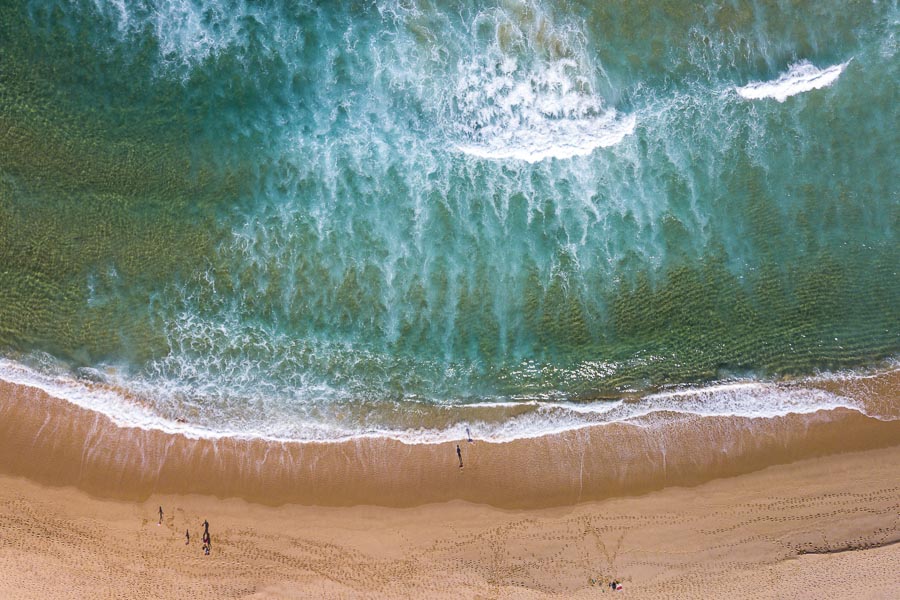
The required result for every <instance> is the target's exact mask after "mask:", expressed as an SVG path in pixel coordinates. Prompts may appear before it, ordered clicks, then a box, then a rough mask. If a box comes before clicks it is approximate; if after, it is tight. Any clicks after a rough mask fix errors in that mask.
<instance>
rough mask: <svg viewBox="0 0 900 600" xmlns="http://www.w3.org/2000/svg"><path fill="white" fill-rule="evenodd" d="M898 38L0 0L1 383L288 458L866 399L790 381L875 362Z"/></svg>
mask: <svg viewBox="0 0 900 600" xmlns="http://www.w3.org/2000/svg"><path fill="white" fill-rule="evenodd" d="M897 22H898V14H897V7H896V3H894V4H892V3H878V4H872V5H866V6H865V7H860V8H859V9H858V10H854V11H847V10H846V7H845V6H843V5H842V4H841V3H839V2H836V1H834V2H832V1H830V0H826V1H825V2H823V3H821V5H820V6H819V7H818V9H817V12H816V14H814V15H810V14H807V12H806V11H803V10H801V8H799V7H797V8H795V7H781V8H779V9H778V10H777V11H776V10H774V9H773V8H772V7H770V6H769V5H767V4H765V3H763V4H759V3H750V2H708V3H704V4H702V5H701V4H697V3H688V2H670V3H664V4H662V5H659V4H657V3H650V2H638V3H636V4H635V3H617V2H606V3H602V4H597V3H590V2H581V1H575V2H570V3H566V4H565V5H564V6H560V5H558V3H553V2H545V1H540V0H502V1H500V0H497V1H488V0H479V1H477V2H463V1H458V2H457V1H449V2H446V3H438V4H434V3H429V2H417V1H412V2H407V1H403V2H400V1H393V0H384V1H372V2H365V3H361V4H359V5H358V6H357V5H356V4H354V5H352V6H351V5H347V6H343V5H335V6H327V7H326V6H318V5H316V4H315V3H309V2H299V3H287V2H279V1H275V0H273V1H269V2H261V3H260V2H248V1H243V0H203V1H180V0H138V1H136V2H127V3H123V2H118V1H114V0H109V1H107V0H91V1H83V2H82V1H75V2H71V1H68V0H65V1H64V0H58V1H56V0H53V1H50V2H38V1H36V0H35V1H26V2H20V3H7V4H5V5H4V6H2V7H0V139H2V142H3V143H2V144H0V379H3V380H4V381H7V382H10V383H13V384H16V385H22V386H28V387H35V388H38V389H41V390H43V391H44V392H46V393H48V394H50V395H52V396H54V397H59V398H62V399H65V400H67V401H69V402H73V403H75V404H78V405H79V406H83V407H85V408H88V409H91V410H97V411H100V412H102V413H103V414H106V415H108V416H110V418H112V419H113V420H114V421H115V422H116V423H117V424H119V425H121V426H123V427H140V428H151V429H159V430H162V431H167V432H171V433H181V434H184V435H188V436H193V437H221V436H225V437H263V438H266V439H277V440H304V441H316V440H318V441H329V440H339V439H347V438H352V437H357V436H386V437H391V438H394V439H399V440H402V441H406V442H410V443H413V442H427V443H436V442H438V441H445V440H449V439H457V438H458V437H459V435H460V430H461V429H464V428H465V427H466V426H468V427H470V428H471V429H472V431H473V432H475V433H476V434H477V435H479V436H480V437H481V438H482V439H489V440H494V441H508V440H512V439H518V438H521V437H533V436H538V435H542V434H547V433H554V432H562V431H569V430H573V429H578V428H582V427H587V426H593V425H602V424H605V423H620V422H627V423H631V424H634V425H641V426H644V425H646V424H648V423H651V422H653V421H654V419H658V418H663V417H662V416H661V415H665V414H669V413H673V414H680V415H694V416H697V417H719V416H736V417H747V418H775V417H779V416H783V415H786V414H790V413H797V412H799V413H804V414H808V413H813V412H815V411H818V410H835V409H839V408H845V409H850V410H865V407H862V406H860V405H859V404H858V403H857V402H856V401H855V400H853V399H848V398H844V397H841V396H839V395H836V394H832V393H828V392H824V391H821V390H819V389H818V388H815V389H813V387H809V386H805V384H803V383H802V382H803V381H805V378H811V377H813V378H814V377H820V376H821V374H822V373H845V372H849V373H863V372H866V370H867V369H871V368H878V367H880V366H883V365H884V364H885V361H888V362H889V361H891V360H892V359H893V358H894V357H896V356H897V355H898V353H900V332H898V329H897V323H900V313H898V310H900V302H898V300H900V278H898V275H897V272H896V265H897V264H900V243H898V240H897V226H896V225H897V223H898V219H900V202H898V196H897V193H898V192H897V186H896V177H895V174H896V172H897V169H898V167H900V165H898V160H900V159H898V155H897V152H896V147H897V139H896V133H895V132H896V123H897V122H898V116H900V115H898V108H897V103H896V101H895V95H896V88H897V83H898V81H900V74H898V64H900V63H898V61H897V60H896V54H897V45H896V24H897ZM783 379H784V380H786V381H788V382H801V383H796V384H795V383H785V382H783V381H782V380H783ZM701 420H702V419H701Z"/></svg>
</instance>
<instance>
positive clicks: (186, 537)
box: [184, 529, 191, 546]
mask: <svg viewBox="0 0 900 600" xmlns="http://www.w3.org/2000/svg"><path fill="white" fill-rule="evenodd" d="M190 543H191V532H190V530H189V529H185V530H184V545H185V546H187V545H188V544H190Z"/></svg>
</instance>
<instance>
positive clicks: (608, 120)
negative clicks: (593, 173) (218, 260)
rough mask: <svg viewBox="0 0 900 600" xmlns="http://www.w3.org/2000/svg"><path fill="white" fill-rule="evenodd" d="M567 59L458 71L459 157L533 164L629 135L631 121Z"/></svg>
mask: <svg viewBox="0 0 900 600" xmlns="http://www.w3.org/2000/svg"><path fill="white" fill-rule="evenodd" d="M580 71H581V69H580V68H579V65H578V63H577V62H576V61H574V60H572V59H561V60H557V61H553V62H549V63H543V64H540V63H539V64H537V65H534V66H532V67H530V68H525V67H522V66H520V65H519V64H518V62H517V61H516V60H513V59H511V58H508V57H507V58H506V59H504V60H502V61H500V62H499V63H498V64H497V65H492V66H489V67H486V66H485V65H484V64H482V63H480V62H476V63H474V64H471V65H468V66H466V67H465V68H463V69H462V74H461V76H460V79H459V81H458V84H457V88H456V91H455V105H456V106H457V107H458V110H459V114H458V116H457V119H458V127H457V130H458V131H459V132H460V133H461V134H462V137H463V139H462V140H461V141H460V142H458V143H457V144H456V147H457V149H458V150H460V151H461V152H464V153H466V154H470V155H473V156H477V157H480V158H493V159H504V158H512V159H517V160H524V161H526V162H530V163H534V162H538V161H541V160H545V159H547V158H560V159H565V158H572V157H574V156H584V155H588V154H590V153H591V152H593V151H594V150H596V149H597V148H601V147H607V146H613V145H615V144H618V143H619V142H621V141H622V139H623V138H624V137H625V136H627V135H629V134H631V133H632V132H633V131H634V127H635V122H636V119H635V117H634V116H633V115H620V114H619V113H618V112H617V111H616V110H615V109H613V108H607V107H605V106H604V103H603V101H602V99H601V98H600V97H599V96H597V95H596V94H593V93H592V92H591V88H590V85H588V83H587V81H586V79H585V78H584V77H583V76H581V75H580V74H579V72H580Z"/></svg>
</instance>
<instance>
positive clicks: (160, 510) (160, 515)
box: [156, 506, 163, 525]
mask: <svg viewBox="0 0 900 600" xmlns="http://www.w3.org/2000/svg"><path fill="white" fill-rule="evenodd" d="M162 515H163V512H162V506H160V507H159V521H157V522H156V524H157V525H162Z"/></svg>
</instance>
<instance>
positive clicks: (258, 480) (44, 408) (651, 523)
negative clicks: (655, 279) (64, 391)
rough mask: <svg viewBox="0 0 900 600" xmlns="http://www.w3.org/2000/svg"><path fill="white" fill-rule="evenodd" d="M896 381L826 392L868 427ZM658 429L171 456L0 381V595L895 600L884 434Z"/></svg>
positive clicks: (744, 427)
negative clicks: (839, 598)
mask: <svg viewBox="0 0 900 600" xmlns="http://www.w3.org/2000/svg"><path fill="white" fill-rule="evenodd" d="M898 381H900V377H898V372H897V371H896V370H895V371H892V372H889V373H886V374H882V375H880V376H878V377H875V378H871V379H855V380H852V381H843V382H840V381H839V382H833V383H829V384H828V385H829V386H832V388H833V391H835V390H836V391H840V392H842V393H845V394H847V395H851V396H854V395H860V397H863V398H867V399H868V400H867V402H869V401H870V402H871V403H872V406H874V407H876V408H877V409H878V410H877V413H878V414H881V415H891V414H893V413H894V412H895V411H896V410H897V406H898V403H900V401H898V394H897V391H898V389H900V385H898ZM854 397H855V396H854ZM660 421H662V422H658V423H657V424H655V425H652V426H649V425H646V424H645V425H644V426H642V427H638V426H635V425H627V424H619V425H606V426H600V427H594V428H588V429H583V430H579V431H574V432H570V433H567V434H561V435H556V436H546V437H544V438H537V439H532V440H521V441H517V442H509V443H504V444H489V443H484V442H476V443H474V444H468V443H465V442H464V441H461V447H462V449H463V452H464V453H463V459H464V461H465V468H464V469H459V468H458V467H457V463H456V454H455V444H435V445H421V444H420V445H406V444H402V443H400V442H395V441H391V440H360V441H356V442H346V443H332V444H282V443H268V442H261V441H242V440H219V441H211V440H194V439H188V438H184V437H182V436H177V435H167V434H164V433H161V432H156V431H144V430H137V429H123V428H119V427H116V426H115V425H114V424H113V423H112V422H110V421H109V420H108V419H107V418H106V417H104V416H102V415H99V414H96V413H91V412H88V411H85V410H83V409H80V408H78V407H75V406H74V405H71V404H68V403H66V402H63V401H60V400H57V399H54V398H51V397H49V396H47V395H46V394H44V393H43V392H40V391H38V390H35V389H33V388H26V387H19V386H13V385H9V384H3V385H0V503H2V508H0V597H17V598H19V597H21V598H46V597H117V596H124V595H129V594H130V595H131V596H132V597H158V598H182V597H201V598H202V597H218V598H237V597H255V598H301V597H335V598H338V597H367V596H371V597H385V596H387V597H415V598H420V597H450V596H452V597H511V598H519V597H525V598H528V597H545V596H557V597H593V596H595V595H596V594H599V593H612V592H611V591H610V590H609V589H608V588H603V587H600V586H599V585H592V584H591V583H590V579H591V578H593V579H595V580H598V579H599V580H609V579H610V578H618V579H619V580H621V581H622V582H623V584H624V585H625V587H626V590H625V593H631V594H633V595H635V596H637V597H679V598H684V597H698V598H700V597H716V596H723V595H730V596H739V597H827V596H833V595H838V594H840V595H843V596H848V595H849V597H885V598H887V597H895V596H896V594H897V593H898V590H900V581H898V579H897V576H896V573H897V572H900V568H898V567H900V545H897V542H898V541H900V494H898V492H900V466H898V465H900V421H896V420H894V421H892V420H882V419H876V418H872V417H866V416H864V415H862V414H860V413H858V412H856V411H851V410H847V409H838V410H833V411H820V412H818V413H814V414H812V415H788V416H785V417H778V418H771V419H746V418H703V419H701V418H697V417H692V418H687V417H678V416H675V415H671V418H669V419H662V420H660ZM476 503H477V504H476ZM160 504H161V505H162V506H163V508H164V510H165V519H164V524H163V525H162V526H157V525H156V520H157V515H156V510H157V507H158V506H159V505H160ZM204 518H207V519H209V521H210V523H211V532H212V534H213V548H214V550H213V553H212V555H211V556H209V557H205V556H203V555H202V553H201V552H200V543H199V540H200V533H201V528H200V523H201V522H202V520H203V519H204ZM185 528H190V529H191V535H192V540H191V544H190V545H185V544H184V530H185Z"/></svg>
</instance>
